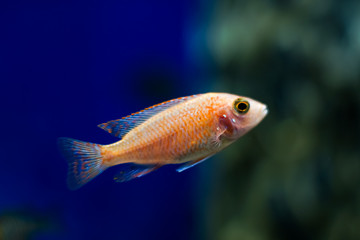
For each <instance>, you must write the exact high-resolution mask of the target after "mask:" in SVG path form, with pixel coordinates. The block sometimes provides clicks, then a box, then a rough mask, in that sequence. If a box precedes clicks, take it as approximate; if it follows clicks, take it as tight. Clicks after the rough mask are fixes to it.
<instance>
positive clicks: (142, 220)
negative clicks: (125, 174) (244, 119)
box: [0, 0, 360, 240]
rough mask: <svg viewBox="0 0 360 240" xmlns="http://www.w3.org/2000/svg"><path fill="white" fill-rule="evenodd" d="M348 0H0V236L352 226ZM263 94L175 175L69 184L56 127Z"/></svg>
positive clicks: (233, 233)
mask: <svg viewBox="0 0 360 240" xmlns="http://www.w3.org/2000/svg"><path fill="white" fill-rule="evenodd" d="M359 16H360V2H359V1H355V0H344V1H335V0H321V1H306V0H290V1H281V0H238V1H234V0H221V1H220V0H219V1H215V0H213V1H204V0H202V1H201V0H198V1H165V0H157V1H145V0H140V1H123V0H119V1H95V0H92V1H56V0H55V1H36V0H35V1H16V0H15V1H0V79H1V86H0V104H1V105H0V106H1V115H0V117H1V122H0V125H1V135H0V136H1V138H0V139H1V142H0V162H1V167H0V239H125V240H127V239H221V240H237V239H245V240H262V239H264V240H265V239H360V228H359V227H358V226H359V225H360V191H359V189H360V153H359V152H360V139H359V135H360V126H359V124H360V113H359V111H360V94H359V93H360V17H359ZM208 91H214V92H231V93H234V94H239V95H244V96H249V97H252V98H255V99H257V100H259V101H262V102H264V103H266V104H267V105H268V106H269V109H270V113H269V115H268V117H266V119H265V120H264V121H263V122H262V123H261V124H260V125H259V126H258V127H257V128H255V129H254V130H253V131H252V132H250V133H249V134H247V135H246V136H244V137H243V138H242V139H240V140H239V141H238V142H236V143H235V144H234V145H233V146H231V147H229V148H228V149H226V150H225V151H223V152H222V153H220V154H218V155H217V156H215V157H213V158H211V159H210V160H208V161H206V162H205V163H202V164H201V165H199V166H197V167H194V168H192V169H190V170H188V171H185V172H183V173H181V174H178V173H176V172H175V171H174V169H175V167H174V166H166V167H163V168H161V169H160V170H158V171H156V172H155V173H153V174H149V175H148V176H146V177H144V178H140V179H136V180H133V181H130V182H127V183H121V184H117V183H115V182H114V181H113V180H112V177H113V175H114V174H115V173H116V171H117V170H116V167H114V168H112V169H109V170H107V171H106V172H104V173H103V174H101V175H100V176H99V177H97V178H96V180H94V181H92V182H91V183H90V184H87V185H85V186H84V187H83V188H81V189H80V190H77V191H69V190H68V189H67V186H66V174H67V173H66V171H67V166H66V162H65V160H64V159H63V158H62V157H61V156H60V154H59V151H58V149H57V145H56V140H57V138H58V137H72V138H75V139H80V140H84V141H90V142H96V143H100V144H108V143H112V142H114V141H117V139H116V138H114V137H112V136H110V135H109V134H107V133H106V132H104V131H103V130H101V129H99V128H97V127H96V125H97V124H99V123H102V122H106V121H109V120H113V119H118V118H120V117H122V116H125V115H128V114H130V113H132V112H136V111H138V110H140V109H143V108H145V107H148V106H151V105H153V104H156V103H159V102H162V101H165V100H169V99H172V98H176V97H181V96H186V95H192V94H196V93H202V92H208Z"/></svg>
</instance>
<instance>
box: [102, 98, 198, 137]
mask: <svg viewBox="0 0 360 240" xmlns="http://www.w3.org/2000/svg"><path fill="white" fill-rule="evenodd" d="M198 96H199V94H198V95H192V96H187V97H181V98H176V99H172V100H169V101H166V102H162V103H159V104H156V105H154V106H151V107H148V108H145V109H143V110H141V111H139V112H136V113H133V114H131V115H128V116H126V117H123V118H121V119H117V120H112V121H109V122H106V123H102V124H99V125H98V127H99V128H102V129H104V130H105V131H107V132H109V133H110V134H111V135H113V136H115V137H119V138H122V137H123V136H124V135H125V134H127V133H128V132H130V131H131V130H132V129H133V128H135V127H137V126H139V125H140V124H141V123H143V122H145V121H146V120H147V119H149V118H151V117H152V116H154V115H156V114H158V113H160V112H162V111H164V110H166V109H168V108H170V107H173V106H175V105H177V104H179V103H182V102H186V101H188V100H190V99H193V98H195V97H198Z"/></svg>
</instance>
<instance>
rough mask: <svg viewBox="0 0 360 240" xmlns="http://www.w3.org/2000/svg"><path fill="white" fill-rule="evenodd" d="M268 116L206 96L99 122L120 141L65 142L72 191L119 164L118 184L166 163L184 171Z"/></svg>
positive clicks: (236, 101) (248, 102) (231, 98)
mask: <svg viewBox="0 0 360 240" xmlns="http://www.w3.org/2000/svg"><path fill="white" fill-rule="evenodd" d="M240 103H241V104H240ZM250 106H251V107H250ZM266 114H267V108H266V105H264V104H262V103H260V102H257V101H255V100H253V99H250V98H246V97H241V96H236V95H232V94H228V93H206V94H199V95H192V96H188V97H182V98H177V99H173V100H169V101H166V102H163V103H160V104H156V105H154V106H152V107H149V108H146V109H144V110H141V111H139V112H137V113H133V114H131V115H128V116H126V117H123V118H121V119H117V120H112V121H109V122H106V123H102V124H100V125H99V127H100V128H102V129H104V130H105V131H107V132H109V133H110V134H112V135H113V136H115V137H119V138H120V140H119V141H117V142H115V143H113V144H109V145H100V144H94V143H86V142H82V141H78V140H74V139H70V138H60V139H59V146H60V149H61V150H62V152H63V155H64V156H65V158H67V160H68V167H69V171H68V185H69V188H71V189H77V188H79V187H81V186H82V185H84V184H85V183H87V182H89V181H90V180H91V179H92V178H94V177H95V176H97V175H98V174H100V173H101V172H102V171H104V170H105V169H107V168H109V167H111V166H114V165H119V164H120V165H122V164H123V165H122V166H123V168H124V169H123V170H121V171H120V172H119V173H118V174H117V175H116V176H115V178H114V179H115V181H117V182H124V181H129V180H131V179H134V178H136V177H141V176H144V175H146V174H148V173H150V172H152V171H154V170H156V169H157V168H159V167H161V166H163V165H166V164H179V163H184V164H183V165H182V166H180V167H179V168H178V169H177V170H178V171H179V172H181V171H183V170H185V169H188V168H190V167H192V166H194V165H196V164H197V163H199V162H202V161H204V160H205V159H206V158H208V157H209V156H212V155H213V154H215V153H217V152H219V151H220V150H222V149H223V148H225V147H226V146H228V145H229V144H231V143H232V142H234V141H235V140H236V139H238V138H240V137H241V136H242V135H244V134H245V133H246V132H248V131H249V130H250V129H252V128H253V127H255V126H256V125H257V124H258V123H259V122H260V121H261V120H262V119H263V118H264V117H265V115H266ZM125 163H130V164H131V165H130V166H128V165H127V164H125Z"/></svg>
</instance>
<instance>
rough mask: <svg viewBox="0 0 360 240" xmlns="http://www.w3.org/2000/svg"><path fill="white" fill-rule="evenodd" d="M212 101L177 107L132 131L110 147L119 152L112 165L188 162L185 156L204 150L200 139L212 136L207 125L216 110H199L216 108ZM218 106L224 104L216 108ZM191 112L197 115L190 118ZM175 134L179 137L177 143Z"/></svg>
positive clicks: (204, 100)
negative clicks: (131, 143) (134, 162)
mask: <svg viewBox="0 0 360 240" xmlns="http://www.w3.org/2000/svg"><path fill="white" fill-rule="evenodd" d="M213 98H214V97H209V96H204V97H203V98H197V99H193V100H191V101H189V102H185V103H182V104H179V105H176V106H174V107H172V108H170V109H168V110H167V111H164V112H161V113H159V114H158V115H156V116H154V117H153V118H151V119H149V121H147V122H146V123H143V125H140V126H138V127H137V128H135V129H133V130H132V131H131V132H129V133H128V134H127V135H125V136H124V138H123V139H122V141H120V142H118V143H115V144H113V145H110V146H108V148H109V149H111V150H110V151H115V152H117V154H116V156H117V157H116V159H114V158H112V160H111V162H110V163H109V165H116V164H120V163H126V162H133V161H136V162H137V163H143V164H145V163H147V164H149V163H151V164H161V163H163V162H172V161H177V162H178V163H181V162H183V161H186V158H184V156H187V155H189V154H191V153H194V152H196V151H197V150H199V149H198V148H199V147H202V148H203V149H202V150H204V146H203V144H201V142H202V141H201V139H202V138H204V137H209V135H210V131H209V129H210V128H211V126H208V125H207V124H208V122H209V121H206V120H209V119H210V118H208V117H206V116H209V115H211V114H212V113H211V111H212V110H213V108H202V109H201V110H199V109H198V108H197V106H198V105H203V106H204V105H207V104H208V105H213V104H214V102H215V101H214V99H213ZM219 104H221V102H219V103H218V104H217V105H219ZM189 112H194V114H193V115H189V114H188V113H189ZM199 118H200V119H203V120H199ZM155 129H157V131H155ZM172 134H174V135H175V136H176V138H175V139H176V141H174V138H173V137H172ZM137 139H139V140H138V141H137ZM129 142H133V143H134V144H133V146H131V147H128V146H129V144H128V143H129ZM191 142H195V143H196V144H192V147H191ZM159 143H161V144H159ZM205 150H206V149H205ZM141 160H144V162H143V161H141Z"/></svg>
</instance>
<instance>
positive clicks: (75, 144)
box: [58, 138, 107, 190]
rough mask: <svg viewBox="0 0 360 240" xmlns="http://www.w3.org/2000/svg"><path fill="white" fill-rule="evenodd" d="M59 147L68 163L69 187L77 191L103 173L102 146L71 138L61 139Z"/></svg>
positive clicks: (104, 167)
mask: <svg viewBox="0 0 360 240" xmlns="http://www.w3.org/2000/svg"><path fill="white" fill-rule="evenodd" d="M58 145H59V148H60V150H61V151H62V154H63V155H64V157H65V158H66V160H67V161H68V164H69V167H68V178H67V183H68V187H69V188H70V189H71V190H75V189H78V188H80V187H81V186H83V185H84V184H86V183H87V182H89V181H90V180H91V179H93V178H94V177H96V176H97V175H99V174H100V173H102V172H103V171H104V170H105V169H106V168H107V167H106V166H104V165H103V164H102V156H101V145H99V144H95V143H88V142H82V141H78V140H75V139H71V138H59V140H58Z"/></svg>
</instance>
